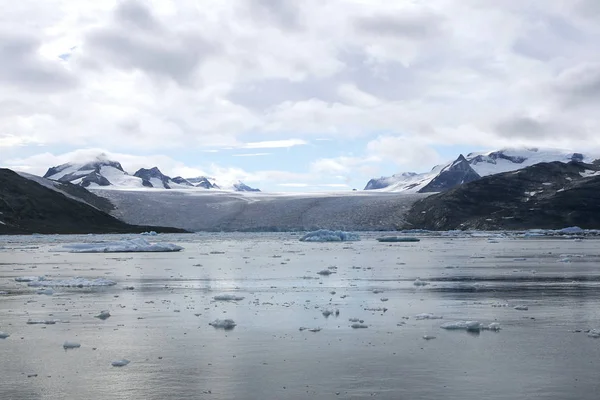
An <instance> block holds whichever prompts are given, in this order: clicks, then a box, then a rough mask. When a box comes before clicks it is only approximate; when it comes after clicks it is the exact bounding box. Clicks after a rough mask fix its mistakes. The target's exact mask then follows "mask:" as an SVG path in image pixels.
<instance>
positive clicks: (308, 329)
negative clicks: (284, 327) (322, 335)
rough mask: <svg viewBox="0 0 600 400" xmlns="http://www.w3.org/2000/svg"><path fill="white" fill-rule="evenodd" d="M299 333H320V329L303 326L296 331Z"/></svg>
mask: <svg viewBox="0 0 600 400" xmlns="http://www.w3.org/2000/svg"><path fill="white" fill-rule="evenodd" d="M298 330H299V331H300V332H302V331H309V332H320V331H321V328H306V327H304V326H301V327H300V329H298Z"/></svg>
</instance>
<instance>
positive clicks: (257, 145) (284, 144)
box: [241, 139, 308, 149]
mask: <svg viewBox="0 0 600 400" xmlns="http://www.w3.org/2000/svg"><path fill="white" fill-rule="evenodd" d="M307 144H308V142H307V141H305V140H302V139H284V140H267V141H262V142H249V143H245V144H243V145H242V146H241V147H243V148H244V149H277V148H290V147H294V146H304V145H307Z"/></svg>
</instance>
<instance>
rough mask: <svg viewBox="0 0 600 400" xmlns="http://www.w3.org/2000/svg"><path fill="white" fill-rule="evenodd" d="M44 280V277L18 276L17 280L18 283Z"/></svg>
mask: <svg viewBox="0 0 600 400" xmlns="http://www.w3.org/2000/svg"><path fill="white" fill-rule="evenodd" d="M42 280H44V277H43V276H18V277H16V278H15V281H16V282H36V281H42Z"/></svg>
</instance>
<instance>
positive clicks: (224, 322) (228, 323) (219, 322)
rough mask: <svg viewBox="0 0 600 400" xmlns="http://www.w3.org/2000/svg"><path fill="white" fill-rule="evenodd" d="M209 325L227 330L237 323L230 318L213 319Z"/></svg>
mask: <svg viewBox="0 0 600 400" xmlns="http://www.w3.org/2000/svg"><path fill="white" fill-rule="evenodd" d="M209 325H211V326H213V327H215V328H221V329H226V330H229V329H233V328H234V327H235V326H236V325H237V324H236V323H235V322H234V321H233V320H232V319H215V320H214V321H213V322H209Z"/></svg>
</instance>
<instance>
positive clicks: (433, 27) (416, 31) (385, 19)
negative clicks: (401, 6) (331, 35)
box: [354, 12, 441, 40]
mask: <svg viewBox="0 0 600 400" xmlns="http://www.w3.org/2000/svg"><path fill="white" fill-rule="evenodd" d="M354 24H355V27H356V28H357V29H358V30H359V31H362V32H365V33H369V34H375V35H381V36H393V37H404V38H407V39H415V40H422V39H428V38H431V37H433V36H436V35H438V34H439V33H440V31H441V18H440V17H439V16H437V15H435V14H432V13H428V12H423V13H398V14H395V15H372V16H368V17H362V18H358V19H357V20H355V21H354Z"/></svg>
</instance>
